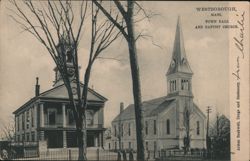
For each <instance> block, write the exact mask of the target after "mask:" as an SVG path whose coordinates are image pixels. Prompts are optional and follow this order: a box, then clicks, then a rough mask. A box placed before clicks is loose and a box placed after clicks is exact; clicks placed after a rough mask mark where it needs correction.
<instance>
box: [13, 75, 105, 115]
mask: <svg viewBox="0 0 250 161" xmlns="http://www.w3.org/2000/svg"><path fill="white" fill-rule="evenodd" d="M80 85H81V91H82V90H83V84H82V83H81V84H80ZM71 86H72V87H73V88H74V87H75V86H76V84H75V81H74V80H73V81H72V82H71ZM68 98H69V97H68V92H67V89H66V87H65V85H64V84H61V85H58V86H56V87H54V88H52V89H49V90H47V91H45V92H43V93H41V94H39V96H37V97H33V98H31V99H30V100H29V101H27V102H26V103H25V104H23V105H22V106H21V107H20V108H18V109H17V110H16V111H14V112H13V113H14V114H15V113H17V112H18V111H20V110H22V109H24V108H25V107H27V106H29V105H30V104H31V103H33V102H35V101H36V100H38V99H50V100H53V99H54V100H58V99H59V100H68ZM74 98H75V99H77V95H74ZM88 101H89V102H100V103H104V102H106V101H107V98H105V97H104V96H102V95H101V94H99V93H97V92H96V91H94V90H93V89H90V88H88Z"/></svg>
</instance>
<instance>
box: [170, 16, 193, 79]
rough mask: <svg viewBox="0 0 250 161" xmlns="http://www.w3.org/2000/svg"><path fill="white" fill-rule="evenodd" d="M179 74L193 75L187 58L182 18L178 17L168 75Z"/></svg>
mask: <svg viewBox="0 0 250 161" xmlns="http://www.w3.org/2000/svg"><path fill="white" fill-rule="evenodd" d="M177 72H182V73H189V74H192V70H191V68H190V66H189V64H188V61H187V57H186V52H185V47H184V40H183V35H182V29H181V20H180V16H178V20H177V25H176V33H175V40H174V48H173V54H172V60H171V64H170V66H169V68H168V72H167V75H170V74H173V73H177Z"/></svg>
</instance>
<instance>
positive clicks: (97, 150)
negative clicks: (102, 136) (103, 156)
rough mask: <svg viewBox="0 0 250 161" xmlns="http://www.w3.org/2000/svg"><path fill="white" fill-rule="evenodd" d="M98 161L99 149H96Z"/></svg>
mask: <svg viewBox="0 0 250 161" xmlns="http://www.w3.org/2000/svg"><path fill="white" fill-rule="evenodd" d="M96 156H97V160H98V161H99V148H97V149H96Z"/></svg>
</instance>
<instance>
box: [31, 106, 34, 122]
mask: <svg viewBox="0 0 250 161" xmlns="http://www.w3.org/2000/svg"><path fill="white" fill-rule="evenodd" d="M31 126H32V127H34V107H33V108H31Z"/></svg>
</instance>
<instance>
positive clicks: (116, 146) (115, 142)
mask: <svg viewBox="0 0 250 161" xmlns="http://www.w3.org/2000/svg"><path fill="white" fill-rule="evenodd" d="M116 149H117V142H115V150H116Z"/></svg>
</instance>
